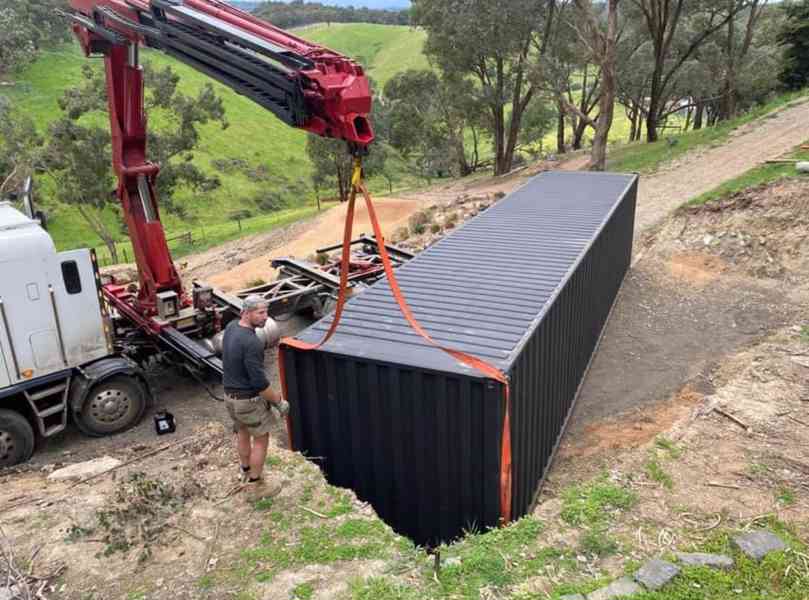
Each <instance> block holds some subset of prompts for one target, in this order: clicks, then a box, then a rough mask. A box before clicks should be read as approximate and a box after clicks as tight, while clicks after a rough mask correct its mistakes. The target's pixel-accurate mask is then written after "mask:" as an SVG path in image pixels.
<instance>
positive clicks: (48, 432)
mask: <svg viewBox="0 0 809 600" xmlns="http://www.w3.org/2000/svg"><path fill="white" fill-rule="evenodd" d="M64 429H65V424H64V423H60V424H59V425H54V426H53V427H48V428H47V429H46V430H45V433H43V434H42V437H50V436H52V435H56V434H57V433H59V432H60V431H64Z"/></svg>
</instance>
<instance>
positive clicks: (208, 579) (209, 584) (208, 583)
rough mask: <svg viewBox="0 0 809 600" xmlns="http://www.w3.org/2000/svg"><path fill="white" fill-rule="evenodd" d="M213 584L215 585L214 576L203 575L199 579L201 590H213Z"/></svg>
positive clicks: (198, 585)
mask: <svg viewBox="0 0 809 600" xmlns="http://www.w3.org/2000/svg"><path fill="white" fill-rule="evenodd" d="M213 584H214V580H213V576H212V575H210V574H208V575H203V576H202V577H200V578H199V579H197V587H198V588H199V589H201V590H206V591H207V590H210V589H211V588H213Z"/></svg>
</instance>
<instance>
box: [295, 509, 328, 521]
mask: <svg viewBox="0 0 809 600" xmlns="http://www.w3.org/2000/svg"><path fill="white" fill-rule="evenodd" d="M298 508H300V509H301V510H303V511H306V512H308V513H309V514H311V515H315V516H316V517H320V518H321V519H328V518H329V517H328V516H327V515H324V514H323V513H319V512H317V511H316V510H312V509H311V508H307V507H305V506H299V507H298Z"/></svg>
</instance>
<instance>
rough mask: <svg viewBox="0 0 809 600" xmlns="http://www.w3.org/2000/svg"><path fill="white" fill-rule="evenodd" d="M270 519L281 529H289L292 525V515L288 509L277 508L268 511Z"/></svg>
mask: <svg viewBox="0 0 809 600" xmlns="http://www.w3.org/2000/svg"><path fill="white" fill-rule="evenodd" d="M270 520H271V521H272V522H273V524H274V525H275V526H276V527H277V528H278V529H280V530H281V531H289V529H290V528H291V527H292V515H290V514H289V511H282V510H277V511H275V512H272V513H270Z"/></svg>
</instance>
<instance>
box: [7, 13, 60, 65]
mask: <svg viewBox="0 0 809 600" xmlns="http://www.w3.org/2000/svg"><path fill="white" fill-rule="evenodd" d="M58 8H62V9H65V8H67V2H66V1H65V0H0V77H3V76H7V75H9V74H10V73H13V72H14V71H16V70H18V69H21V68H22V67H24V66H26V65H27V64H29V63H31V62H33V61H34V60H35V59H36V57H37V56H38V55H39V53H40V52H41V51H42V50H43V49H44V48H47V47H48V46H52V45H55V44H58V43H61V42H63V41H65V40H66V39H67V38H68V35H69V29H68V26H67V21H66V20H65V19H63V18H62V17H61V16H60V15H59V14H58V13H57V12H56V9H58Z"/></svg>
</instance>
